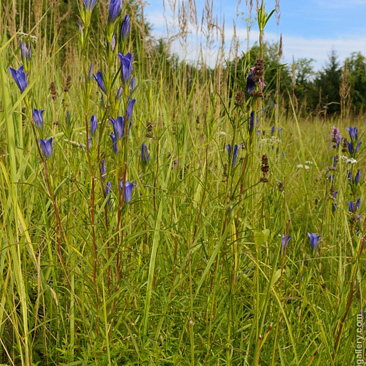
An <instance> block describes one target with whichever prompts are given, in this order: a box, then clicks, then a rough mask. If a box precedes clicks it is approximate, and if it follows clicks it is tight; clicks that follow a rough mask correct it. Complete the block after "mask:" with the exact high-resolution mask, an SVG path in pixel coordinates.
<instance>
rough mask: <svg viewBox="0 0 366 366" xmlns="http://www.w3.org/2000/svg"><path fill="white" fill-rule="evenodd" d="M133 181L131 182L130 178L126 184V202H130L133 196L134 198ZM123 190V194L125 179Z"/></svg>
mask: <svg viewBox="0 0 366 366" xmlns="http://www.w3.org/2000/svg"><path fill="white" fill-rule="evenodd" d="M133 187H134V185H133V183H131V182H129V181H128V180H127V181H126V185H125V193H124V201H125V202H130V201H131V198H132V190H133ZM121 191H122V193H121V194H123V181H122V180H121Z"/></svg>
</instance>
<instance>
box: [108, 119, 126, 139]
mask: <svg viewBox="0 0 366 366" xmlns="http://www.w3.org/2000/svg"><path fill="white" fill-rule="evenodd" d="M109 122H111V123H112V125H113V129H114V136H115V138H116V139H117V140H119V139H120V138H122V137H125V119H124V118H123V117H117V119H113V118H109Z"/></svg>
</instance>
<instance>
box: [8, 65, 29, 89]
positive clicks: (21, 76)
mask: <svg viewBox="0 0 366 366" xmlns="http://www.w3.org/2000/svg"><path fill="white" fill-rule="evenodd" d="M10 73H11V76H12V77H13V79H14V81H15V82H16V84H17V85H18V88H19V90H20V92H21V93H23V92H24V90H25V89H27V87H28V81H27V75H26V74H25V73H24V66H23V65H22V66H20V67H19V69H18V70H15V69H13V68H10Z"/></svg>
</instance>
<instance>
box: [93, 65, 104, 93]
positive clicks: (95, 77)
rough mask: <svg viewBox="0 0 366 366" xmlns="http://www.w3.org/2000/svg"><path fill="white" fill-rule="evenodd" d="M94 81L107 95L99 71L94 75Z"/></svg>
mask: <svg viewBox="0 0 366 366" xmlns="http://www.w3.org/2000/svg"><path fill="white" fill-rule="evenodd" d="M94 80H95V81H96V82H97V83H98V85H99V88H100V89H102V91H103V92H104V93H105V94H107V91H106V89H105V85H104V80H103V74H102V72H101V71H100V70H99V71H98V72H97V74H96V75H94Z"/></svg>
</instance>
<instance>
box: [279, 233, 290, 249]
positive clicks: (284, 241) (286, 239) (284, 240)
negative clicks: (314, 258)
mask: <svg viewBox="0 0 366 366" xmlns="http://www.w3.org/2000/svg"><path fill="white" fill-rule="evenodd" d="M290 240H291V238H290V236H288V235H285V234H283V235H282V243H281V244H282V249H285V248H286V247H287V244H288V242H289V241H290Z"/></svg>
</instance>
